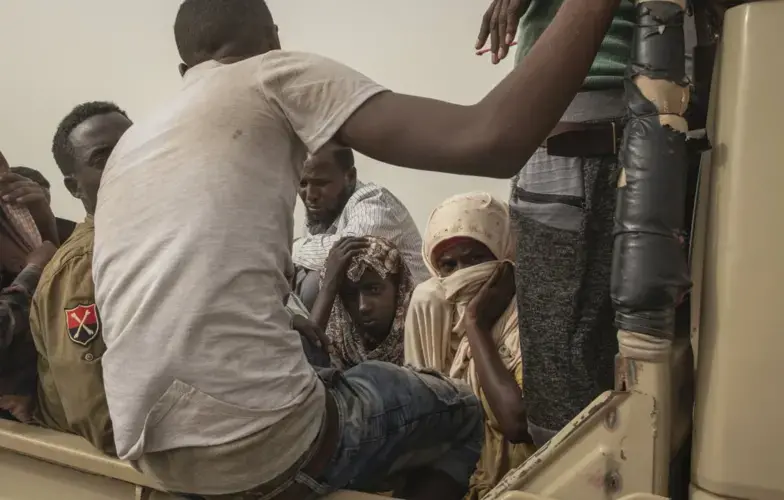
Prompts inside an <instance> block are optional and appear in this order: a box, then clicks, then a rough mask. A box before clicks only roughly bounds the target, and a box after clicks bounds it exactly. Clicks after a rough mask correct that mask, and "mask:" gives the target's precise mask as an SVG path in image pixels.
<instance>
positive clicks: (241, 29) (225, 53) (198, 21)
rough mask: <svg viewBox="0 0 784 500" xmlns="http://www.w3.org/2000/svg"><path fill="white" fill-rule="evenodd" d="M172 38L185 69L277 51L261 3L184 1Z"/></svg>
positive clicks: (269, 20)
mask: <svg viewBox="0 0 784 500" xmlns="http://www.w3.org/2000/svg"><path fill="white" fill-rule="evenodd" d="M174 38H175V40H176V42H177V49H178V50H179V52H180V57H181V58H182V61H183V63H184V64H185V65H186V66H188V67H193V66H196V65H197V64H200V63H202V62H204V61H208V60H210V59H221V58H234V59H244V58H249V57H253V56H256V55H259V54H263V53H265V52H268V51H270V50H274V49H277V48H280V42H279V41H278V36H277V27H276V26H275V23H274V22H273V20H272V14H271V13H270V11H269V8H268V7H267V4H266V3H265V2H264V0H185V1H184V2H183V3H182V5H180V10H179V11H178V12H177V19H176V21H175V22H174Z"/></svg>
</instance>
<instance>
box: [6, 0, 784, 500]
mask: <svg viewBox="0 0 784 500" xmlns="http://www.w3.org/2000/svg"><path fill="white" fill-rule="evenodd" d="M726 3H729V2H726ZM737 3H741V2H737ZM695 5H696V6H698V2H697V1H695ZM637 9H638V24H639V25H640V26H638V28H637V35H636V39H635V45H636V46H635V49H634V56H633V61H632V64H631V66H630V72H629V78H628V81H627V98H628V101H629V104H628V111H629V113H628V115H629V124H628V125H627V126H626V127H625V129H624V140H623V143H622V145H621V148H620V155H621V160H622V161H621V165H622V167H623V168H624V171H623V174H622V175H621V176H620V179H619V180H618V186H619V190H618V193H619V194H618V205H617V207H618V208H617V211H616V219H617V224H616V226H617V228H618V230H617V240H616V247H615V254H616V255H615V260H614V270H613V271H614V272H613V299H614V303H615V306H616V312H617V316H616V319H617V321H618V324H619V328H620V331H619V347H620V354H619V356H618V360H617V365H616V374H617V380H616V390H615V391H610V392H607V393H605V394H602V395H601V396H599V397H598V398H597V399H596V400H595V401H594V402H593V403H592V404H591V405H589V407H587V408H585V410H584V411H583V412H582V413H581V414H580V415H578V416H577V417H576V418H575V419H574V420H573V421H572V422H571V423H570V424H569V425H568V426H567V427H566V428H564V429H563V430H562V431H561V432H560V433H559V434H558V435H557V436H556V437H555V438H554V439H553V440H552V441H551V442H550V443H548V444H547V445H545V446H544V447H543V448H541V449H540V450H539V451H538V452H537V453H536V454H535V455H534V456H532V457H531V458H530V459H529V460H528V461H527V462H526V463H525V464H523V465H522V466H521V467H519V468H518V469H516V470H513V471H511V472H510V473H509V474H508V475H507V476H506V477H505V478H504V479H503V480H502V482H501V483H500V484H499V485H498V486H497V487H496V488H495V489H494V490H493V491H492V492H490V494H489V495H488V496H487V497H486V498H487V499H488V500H537V499H538V500H544V499H558V500H578V499H579V500H594V499H595V500H608V499H628V500H652V499H662V498H674V499H675V498H687V497H690V498H691V499H693V500H720V499H733V500H737V499H744V500H746V499H748V500H777V499H784V453H783V452H782V450H784V426H782V425H781V422H784V400H782V397H781V391H780V390H778V389H776V387H775V384H776V383H777V382H778V381H779V380H780V379H782V378H784V364H782V363H780V362H779V356H780V354H781V353H784V315H782V314H781V310H780V308H784V300H783V299H782V298H781V297H782V295H781V292H780V290H781V287H782V284H783V283H784V265H783V264H782V262H781V257H782V256H784V236H782V231H781V229H782V228H784V226H783V225H782V223H781V220H780V219H781V217H782V214H784V194H783V193H784V129H783V128H782V127H781V126H780V125H779V121H780V117H782V116H784V98H782V97H781V87H782V83H781V82H782V81H784V57H782V56H781V54H780V50H781V47H782V41H784V32H782V31H781V30H782V26H784V0H767V1H760V2H753V3H743V4H742V5H738V6H734V7H732V8H730V9H729V10H728V11H727V12H726V14H725V15H724V16H723V24H722V23H718V24H715V25H714V30H713V31H711V30H709V29H708V30H703V31H702V32H699V38H700V39H701V45H699V46H698V49H700V52H699V53H698V54H697V55H698V56H699V57H696V58H695V65H696V66H695V68H696V71H695V72H696V75H695V81H694V86H693V87H690V86H689V85H687V84H686V83H685V79H684V72H683V65H684V59H683V33H682V22H679V21H678V20H679V19H680V20H681V21H682V16H683V13H684V11H685V9H686V5H685V3H683V2H681V1H680V0H653V1H639V2H637ZM698 15H705V16H710V15H713V14H711V13H710V12H708V11H702V12H701V13H700V12H698ZM708 24H710V23H708ZM722 26H723V27H722ZM678 30H680V31H681V32H680V34H679V33H678ZM714 52H715V64H713V62H712V61H713V60H714V58H713V54H714ZM706 60H709V61H711V62H710V64H708V63H705V62H704V61H706ZM690 88H692V89H694V91H695V95H694V96H692V104H693V106H692V108H691V109H692V111H687V108H688V104H689V100H690V92H689V90H690ZM708 89H710V100H709V101H708V100H707V99H706V96H707V95H708V92H707V91H708ZM701 94H702V95H701ZM700 99H702V101H700ZM694 108H696V109H697V111H696V112H694V111H693V110H694ZM701 108H702V111H701ZM689 112H691V113H693V114H694V116H688V113H689ZM687 118H688V120H687ZM699 130H704V132H705V136H706V138H705V139H701V138H700V137H701V136H700V134H699ZM689 143H691V144H692V146H689ZM700 143H703V144H709V147H708V146H703V147H702V149H698V150H696V151H695V150H694V148H695V146H693V145H694V144H700ZM703 150H704V151H703ZM690 162H691V163H692V167H690V166H689V164H690ZM697 164H698V165H699V167H698V168H697ZM690 172H691V173H695V172H696V174H697V175H695V176H692V175H690ZM692 177H693V178H694V179H695V180H696V181H695V182H691V181H690V179H691V178H692ZM692 205H694V206H696V209H695V210H694V211H693V214H692V213H691V212H692V211H691V210H690V209H689V207H690V206H692ZM687 226H690V229H691V231H688V229H689V227H687ZM684 234H688V235H689V238H686V239H688V240H689V241H690V245H689V262H688V267H687V262H686V259H685V257H684V255H685V253H684V252H683V245H682V243H683V241H681V242H680V244H679V243H678V242H676V241H674V240H678V239H679V238H680V239H681V240H683V237H682V236H683V235H684ZM657 238H658V239H661V241H658V240H657ZM689 274H690V280H689V276H688V275H689ZM684 277H685V278H684ZM689 281H690V282H691V285H692V286H691V294H690V302H689V304H690V309H691V310H690V314H688V318H687V319H689V321H688V322H686V323H682V322H681V323H679V322H678V321H677V320H676V309H678V306H679V304H681V303H682V300H683V298H684V294H685V293H686V292H687V291H688V290H689ZM683 325H685V326H683ZM684 456H685V460H684V459H683V458H684ZM689 458H690V460H689ZM0 485H2V486H0V499H4V500H5V499H8V500H37V499H50V498H52V499H53V498H57V499H80V500H99V499H100V500H103V499H136V500H142V499H163V498H176V497H174V496H172V495H170V494H167V493H164V492H162V491H161V490H160V488H159V487H158V486H157V485H156V484H155V483H154V482H153V481H151V480H150V479H149V478H146V477H145V476H143V475H141V474H139V473H138V472H137V471H136V470H134V469H133V468H132V467H131V466H130V465H129V464H127V463H125V462H122V461H120V460H116V459H112V458H109V457H106V456H104V455H102V454H101V453H99V452H98V451H96V450H94V449H92V447H91V446H90V445H89V443H87V442H86V441H84V440H82V439H81V438H79V437H76V436H70V435H66V434H61V433H58V432H55V431H50V430H47V429H42V428H38V427H33V426H26V425H23V424H18V423H14V422H8V421H0ZM329 498H330V499H331V500H362V499H372V498H383V497H376V496H373V495H366V494H362V493H354V492H339V493H336V494H334V495H332V496H330V497H329Z"/></svg>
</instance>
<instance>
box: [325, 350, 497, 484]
mask: <svg viewBox="0 0 784 500" xmlns="http://www.w3.org/2000/svg"><path fill="white" fill-rule="evenodd" d="M333 379H335V380H334V382H332V383H330V382H329V381H328V387H329V386H330V385H331V387H330V388H329V390H330V391H331V392H332V395H333V396H334V397H335V400H336V402H337V406H338V412H339V415H340V443H339V445H338V448H337V450H336V451H335V454H334V456H333V457H332V460H331V462H330V463H329V466H328V467H327V470H326V471H325V473H324V474H323V476H322V480H323V481H325V482H326V485H325V486H328V487H329V489H331V490H338V489H342V488H348V489H353V490H359V491H366V492H378V491H384V490H388V489H389V482H388V481H389V480H390V479H392V478H393V477H394V476H395V475H397V474H399V473H402V472H405V471H407V470H411V469H417V468H430V469H434V470H438V471H441V472H443V473H445V474H447V475H449V476H450V477H451V478H452V479H454V480H455V481H456V482H457V483H459V484H462V485H465V486H466V487H467V486H468V481H469V479H470V477H471V475H472V474H473V472H474V469H475V468H476V463H477V461H478V460H479V453H480V450H481V447H482V443H483V442H484V426H483V414H482V408H481V406H480V404H479V402H478V400H477V399H476V397H475V396H474V394H473V392H472V391H471V389H470V388H469V387H468V386H467V385H464V384H462V383H460V382H456V381H453V380H449V379H446V378H444V377H443V376H441V375H438V374H434V373H431V372H422V371H415V370H413V369H409V368H403V367H399V366H396V365H393V364H390V363H383V362H379V361H369V362H365V363H362V364H360V365H357V366H354V367H353V368H350V369H349V370H347V371H346V372H344V373H343V374H342V375H341V376H338V377H334V378H333Z"/></svg>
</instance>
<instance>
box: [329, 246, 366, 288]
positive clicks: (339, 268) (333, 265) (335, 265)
mask: <svg viewBox="0 0 784 500" xmlns="http://www.w3.org/2000/svg"><path fill="white" fill-rule="evenodd" d="M368 245H369V243H368V241H367V240H366V239H365V238H357V237H354V236H347V237H345V238H341V239H340V241H338V242H337V243H335V245H334V246H333V247H332V250H330V251H329V256H328V257H327V262H326V264H325V265H326V268H327V269H326V271H325V273H324V285H325V286H332V287H335V288H336V289H337V288H339V287H340V285H341V283H343V278H345V277H346V271H348V266H349V265H350V264H351V261H352V260H353V259H354V257H356V256H357V255H359V254H360V253H362V251H363V250H365V249H366V248H367V247H368Z"/></svg>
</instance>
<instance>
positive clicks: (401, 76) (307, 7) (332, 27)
mask: <svg viewBox="0 0 784 500" xmlns="http://www.w3.org/2000/svg"><path fill="white" fill-rule="evenodd" d="M179 3H180V2H179V1H178V0H133V1H127V0H126V1H120V0H68V1H55V0H0V47H2V56H0V57H1V58H2V64H1V65H0V68H1V69H0V73H1V74H0V110H1V111H2V120H0V149H1V150H2V151H3V152H4V153H5V156H6V157H7V158H8V160H9V162H10V163H11V164H12V165H26V166H29V167H33V168H36V169H38V170H40V171H42V172H43V173H44V175H46V176H47V177H48V178H49V180H50V181H51V183H52V185H53V193H52V196H53V206H54V210H55V213H57V214H58V215H60V216H65V217H69V218H72V219H75V220H81V218H82V217H83V214H84V211H83V209H82V207H81V204H80V203H79V202H78V201H77V200H74V199H73V198H72V197H71V196H70V195H69V193H68V192H67V191H66V190H65V188H64V187H63V186H62V177H61V175H60V172H59V170H58V169H57V166H56V165H55V163H54V160H53V159H52V155H51V152H50V151H51V141H52V136H53V134H54V131H55V129H56V127H57V124H58V123H59V121H60V120H61V119H62V117H63V116H64V115H65V114H66V113H67V112H68V111H69V110H70V109H71V108H72V107H73V106H74V105H76V104H79V103H81V102H83V101H87V100H113V101H115V102H116V103H117V104H118V105H120V107H122V108H124V109H125V110H126V111H128V113H129V114H130V115H131V118H133V119H135V120H142V119H144V117H145V115H146V114H147V113H149V112H151V111H152V110H154V109H155V107H156V106H158V105H160V104H161V103H162V102H165V101H166V99H167V98H168V97H169V96H170V95H172V93H174V92H176V91H177V90H178V88H179V85H180V79H179V74H178V73H177V63H178V61H179V60H178V57H177V51H176V48H175V46H174V40H173V34H172V25H173V23H174V16H175V13H176V11H177V7H178V6H179ZM268 4H269V6H270V8H271V10H272V12H273V15H274V16H275V18H276V22H277V23H278V25H279V26H280V33H281V39H282V42H283V45H284V47H285V48H288V49H294V50H304V51H311V52H317V53H320V54H323V55H326V56H329V57H332V58H334V59H337V60H339V61H342V62H344V63H346V64H348V65H350V66H353V67H355V68H357V69H359V70H360V71H362V72H363V73H365V74H367V75H368V76H370V77H372V78H374V79H376V80H377V81H379V82H380V83H382V84H384V85H386V86H388V87H389V88H391V89H393V90H395V91H399V92H406V93H413V94H420V95H424V96H428V97H437V98H440V99H445V100H449V101H453V102H457V103H464V104H468V103H472V102H475V101H476V100H478V99H480V98H481V97H482V96H483V95H484V94H485V93H486V92H487V91H488V90H489V89H490V88H491V87H492V86H493V85H494V84H495V83H496V82H498V81H499V80H500V79H501V78H503V76H504V75H505V74H506V73H507V72H508V71H509V70H510V68H511V62H510V61H505V62H504V63H503V64H501V65H498V66H492V65H491V64H490V62H489V59H488V58H487V57H486V56H485V57H477V56H476V55H474V51H473V44H474V41H475V37H476V34H477V31H478V27H479V22H480V20H481V16H482V14H483V13H484V10H485V8H486V7H487V5H488V4H489V0H427V1H425V2H423V1H421V0H396V1H394V2H381V1H379V0H373V1H368V0H268ZM357 166H358V169H359V175H360V178H361V179H362V180H365V181H373V182H376V183H379V184H381V185H383V186H385V187H387V188H388V189H390V190H391V191H392V192H393V193H394V194H395V195H397V196H398V197H399V198H400V199H402V200H403V202H404V203H405V204H406V205H407V206H408V207H409V210H410V211H411V213H412V214H413V216H414V219H415V220H416V221H417V223H418V224H419V226H420V228H422V227H423V226H424V224H425V222H426V220H427V216H428V215H429V212H430V210H432V208H433V207H434V206H435V205H436V204H437V203H438V202H439V201H441V200H442V199H444V198H446V197H447V196H450V195H452V194H455V193H459V192H464V191H469V190H475V189H483V190H488V191H490V192H492V193H493V194H495V195H497V196H499V197H501V198H502V199H507V197H508V185H509V183H508V181H499V180H491V179H480V178H471V177H458V176H450V175H438V174H431V173H422V172H414V171H410V170H406V169H401V168H397V167H391V166H389V165H385V164H382V163H379V162H376V161H374V160H371V159H369V158H365V157H358V162H357ZM145 202H150V200H146V201H145ZM296 217H297V220H298V222H300V223H301V219H302V212H301V207H298V209H297V214H296ZM300 226H301V224H300Z"/></svg>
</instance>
